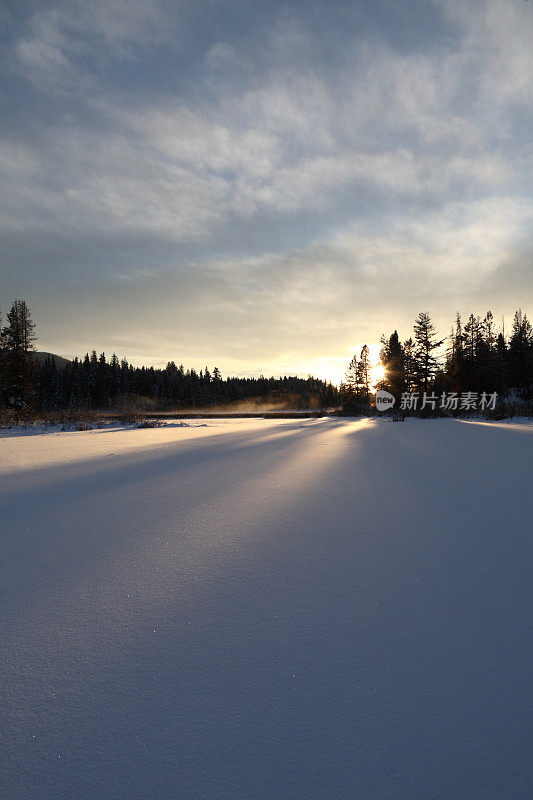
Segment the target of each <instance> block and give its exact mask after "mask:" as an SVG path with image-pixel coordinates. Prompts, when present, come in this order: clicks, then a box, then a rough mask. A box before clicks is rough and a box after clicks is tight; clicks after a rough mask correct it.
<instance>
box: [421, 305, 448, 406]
mask: <svg viewBox="0 0 533 800" xmlns="http://www.w3.org/2000/svg"><path fill="white" fill-rule="evenodd" d="M414 332H415V359H416V373H417V383H418V386H419V388H420V390H423V391H424V392H427V391H428V390H429V386H430V383H431V381H432V379H433V377H434V375H435V373H436V371H437V369H438V365H439V362H438V359H437V357H436V355H435V351H436V350H437V349H438V348H439V347H440V346H441V345H442V343H443V342H444V339H441V340H440V341H438V340H437V339H436V338H435V337H436V333H437V329H436V328H435V326H434V325H433V323H432V322H431V319H430V316H429V314H428V313H427V312H421V313H420V314H419V315H418V317H417V319H416V320H415V326H414Z"/></svg>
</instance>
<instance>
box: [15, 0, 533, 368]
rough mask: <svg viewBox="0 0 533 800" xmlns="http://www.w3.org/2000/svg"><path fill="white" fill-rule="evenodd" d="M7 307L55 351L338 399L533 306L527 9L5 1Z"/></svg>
mask: <svg viewBox="0 0 533 800" xmlns="http://www.w3.org/2000/svg"><path fill="white" fill-rule="evenodd" d="M0 23H1V28H2V36H1V39H0V48H1V50H0V55H1V58H2V72H3V77H4V80H3V90H2V92H3V93H2V100H1V102H2V120H3V126H2V134H1V148H0V178H1V184H2V189H3V191H2V206H1V210H0V225H1V250H2V252H1V270H2V273H1V282H0V286H1V293H0V302H1V305H2V308H3V310H5V309H6V306H8V305H9V302H10V301H11V299H12V298H13V297H15V296H18V297H24V298H25V299H26V300H27V301H28V302H29V304H30V307H31V309H32V312H33V316H34V319H35V321H36V323H37V326H38V333H39V347H40V348H41V349H47V350H52V351H54V352H58V353H61V354H65V355H75V354H84V353H85V352H86V351H87V350H88V349H92V348H93V347H94V348H96V349H97V350H98V351H99V352H100V351H105V352H106V353H108V354H110V353H111V352H113V351H116V352H117V354H118V355H119V356H122V355H125V356H126V357H127V358H128V359H130V360H132V361H133V362H134V363H146V364H149V363H153V364H161V363H163V364H164V363H166V361H167V360H169V359H174V360H176V361H177V362H183V363H184V364H185V365H186V366H195V367H197V368H200V367H202V366H204V365H205V364H208V365H209V366H210V367H213V366H214V365H215V364H216V365H218V366H219V368H220V369H221V370H222V372H223V374H228V373H231V374H236V373H238V374H257V373H261V372H264V373H269V374H270V373H275V374H278V373H291V374H294V373H298V374H302V375H306V374H307V373H309V372H311V373H314V374H317V375H320V376H322V377H332V378H333V379H335V380H338V379H340V377H341V375H342V372H343V370H344V368H345V364H346V362H347V360H349V358H350V356H351V354H352V353H353V351H354V350H355V349H356V348H360V346H361V345H362V343H363V342H368V343H372V342H376V341H377V340H378V339H379V335H380V334H381V333H382V332H386V333H390V331H391V330H392V329H393V328H395V327H397V328H398V330H399V332H400V335H401V336H402V337H403V338H406V337H407V336H408V335H409V334H410V331H411V326H412V322H413V319H414V317H415V316H416V314H417V313H418V312H419V311H421V310H428V311H429V312H430V313H431V314H432V316H433V317H434V319H435V321H436V322H437V324H438V325H439V327H440V328H441V331H442V334H443V335H444V334H446V333H447V332H448V327H449V324H450V323H451V321H452V319H453V317H454V315H455V312H456V311H457V310H460V311H461V312H462V313H464V314H465V315H466V314H468V313H470V311H474V312H475V313H479V314H484V313H485V312H486V311H487V309H489V308H491V309H492V310H493V312H494V314H495V316H496V318H497V319H498V318H499V317H500V316H501V315H502V314H505V315H506V317H507V318H508V324H509V323H510V321H511V319H510V317H511V314H512V312H513V310H514V308H515V307H518V306H519V305H520V306H522V308H524V309H525V310H526V312H531V309H532V305H533V304H532V303H531V300H532V298H533V278H532V254H533V243H532V239H533V235H532V231H533V226H532V217H533V212H532V208H533V204H532V200H531V186H532V169H531V164H532V154H533V146H532V137H531V131H532V130H533V124H532V123H533V120H532V116H533V114H532V108H533V105H532V101H533V96H532V94H533V93H532V88H531V87H532V86H533V57H532V49H533V48H532V47H531V43H532V42H533V3H531V2H528V0H469V2H464V0H425V2H422V1H421V0H420V2H417V1H416V0H403V1H402V2H399V1H398V0H394V1H393V0H372V1H370V0H369V1H368V2H346V3H344V2H328V3H325V2H321V3H318V2H315V3H310V2H305V0H304V1H303V2H298V3H293V4H287V3H276V2H253V0H248V1H247V2H227V1H224V2H222V1H221V2H217V0H212V1H211V2H202V0H197V1H196V2H168V0H127V1H126V0H117V2H112V1H111V0H108V1H106V2H104V1H103V0H93V1H92V2H91V3H86V2H77V1H72V2H58V3H39V2H31V3H24V2H20V0H19V1H18V2H11V3H9V2H8V3H4V4H3V5H2V7H1V10H0Z"/></svg>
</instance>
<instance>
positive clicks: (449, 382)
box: [0, 300, 533, 414]
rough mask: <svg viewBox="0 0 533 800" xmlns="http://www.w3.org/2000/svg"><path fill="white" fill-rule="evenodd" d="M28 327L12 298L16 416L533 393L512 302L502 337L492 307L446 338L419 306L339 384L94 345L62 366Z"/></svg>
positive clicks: (0, 363)
mask: <svg viewBox="0 0 533 800" xmlns="http://www.w3.org/2000/svg"><path fill="white" fill-rule="evenodd" d="M35 341H36V334H35V324H34V322H33V320H32V317H31V313H30V310H29V308H28V305H27V303H26V302H25V301H24V300H14V301H13V304H12V306H11V308H10V310H9V312H8V314H7V317H6V324H5V325H2V320H1V318H0V406H1V407H3V408H4V409H10V410H11V411H12V412H13V413H14V414H23V413H27V412H29V411H38V412H54V411H64V410H69V409H75V410H81V409H89V410H91V409H92V410H101V411H106V410H108V411H110V410H120V409H121V408H123V407H124V406H125V405H130V406H131V405H132V404H133V405H136V406H137V407H139V409H145V410H148V409H154V410H170V409H200V408H213V407H216V406H219V407H225V406H231V405H233V406H237V408H238V409H239V410H247V409H246V404H247V403H248V408H249V410H254V408H256V407H257V404H259V403H261V404H263V405H266V404H268V405H269V406H271V407H278V408H280V409H304V408H336V407H339V406H341V405H342V407H343V408H344V410H345V412H347V413H349V412H350V411H351V412H357V413H359V412H361V411H363V410H364V409H365V408H370V406H371V404H372V402H373V399H374V392H375V390H376V389H385V390H386V391H388V392H390V393H391V394H393V395H394V397H395V398H396V400H397V403H398V405H397V407H398V406H399V404H400V400H401V397H402V395H404V394H405V393H409V392H420V393H430V392H431V393H432V394H434V395H441V394H443V393H448V392H456V393H462V392H497V393H498V395H499V396H500V397H501V398H502V399H505V398H512V399H514V400H524V401H530V400H531V399H532V397H533V327H532V325H531V323H530V321H529V319H528V318H527V316H526V314H524V313H523V312H522V311H521V310H520V309H519V310H518V311H516V312H515V314H514V318H513V323H512V328H511V331H510V334H509V335H508V336H507V335H506V333H505V329H504V326H503V323H502V325H501V326H500V327H499V328H498V326H497V325H496V323H495V322H494V317H493V314H492V312H491V311H488V312H487V314H485V316H484V317H483V318H480V317H479V316H478V317H476V316H474V314H470V316H469V317H468V319H467V320H466V322H465V323H463V321H462V319H461V316H460V315H459V314H457V316H456V319H455V321H454V324H453V325H452V327H451V332H450V334H449V335H448V336H447V337H444V338H440V337H439V336H438V333H437V330H436V327H435V325H434V324H433V322H432V320H431V318H430V316H429V314H428V313H427V312H422V313H420V314H419V315H418V317H417V319H416V320H415V323H414V329H413V334H412V336H410V337H409V338H408V339H406V340H404V341H401V340H400V337H399V335H398V331H397V330H394V331H393V332H392V333H391V334H389V335H385V334H383V335H382V337H381V340H380V341H381V350H380V361H381V364H382V366H383V372H384V374H383V378H382V379H381V380H380V381H379V382H378V383H377V384H375V385H373V383H372V364H371V360H370V351H369V348H368V346H367V345H364V346H363V348H362V350H361V352H360V354H359V356H358V357H357V355H354V357H353V358H352V359H351V361H350V364H349V366H348V370H347V373H346V380H345V381H343V382H341V384H340V387H338V388H337V387H336V386H334V385H332V384H331V383H330V382H326V381H322V380H320V379H317V378H313V377H311V376H309V377H308V378H306V379H303V378H298V377H280V378H273V377H271V378H265V377H264V376H260V377H258V378H237V377H227V378H225V379H224V378H223V377H222V375H221V374H220V371H219V370H218V368H217V367H215V368H214V369H213V370H212V371H210V370H209V369H208V368H207V367H206V368H205V369H203V370H200V371H199V372H197V371H196V370H194V369H187V370H185V368H184V367H183V365H179V366H178V365H176V363H175V362H174V361H169V362H168V364H167V365H166V367H165V368H162V369H161V368H154V367H134V366H133V365H132V364H129V363H128V361H127V360H126V359H125V358H123V359H122V360H120V361H119V359H118V358H117V356H116V354H114V353H113V355H112V356H111V357H110V358H109V359H108V358H107V357H106V355H105V353H101V354H100V355H98V354H97V352H96V351H95V350H93V351H92V352H91V354H90V355H89V353H87V354H86V355H85V357H84V358H82V359H78V358H75V359H73V360H72V361H68V362H67V363H66V365H65V366H64V367H63V368H61V367H58V365H57V364H56V361H55V359H54V358H51V357H49V358H46V359H45V360H44V361H43V362H42V363H38V362H36V360H35V358H34V356H33V350H34V343H35Z"/></svg>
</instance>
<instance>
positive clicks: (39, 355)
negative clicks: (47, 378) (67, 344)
mask: <svg viewBox="0 0 533 800" xmlns="http://www.w3.org/2000/svg"><path fill="white" fill-rule="evenodd" d="M32 356H33V358H34V360H35V361H37V363H38V364H42V363H43V362H44V361H46V359H47V358H53V359H54V361H55V362H56V367H57V368H58V369H64V368H65V367H66V366H67V364H68V363H69V360H68V358H63V356H56V354H55V353H45V352H43V351H40V350H36V351H35V352H34V353H32Z"/></svg>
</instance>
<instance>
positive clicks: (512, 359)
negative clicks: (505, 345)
mask: <svg viewBox="0 0 533 800" xmlns="http://www.w3.org/2000/svg"><path fill="white" fill-rule="evenodd" d="M509 369H510V377H511V381H512V383H513V385H514V386H515V388H518V389H521V390H523V391H524V394H525V397H526V398H529V397H530V396H531V388H532V387H531V378H532V374H533V327H532V326H531V323H530V321H529V320H528V318H527V316H526V315H525V314H523V313H522V309H518V311H516V312H515V315H514V320H513V331H512V333H511V339H510V341H509Z"/></svg>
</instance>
